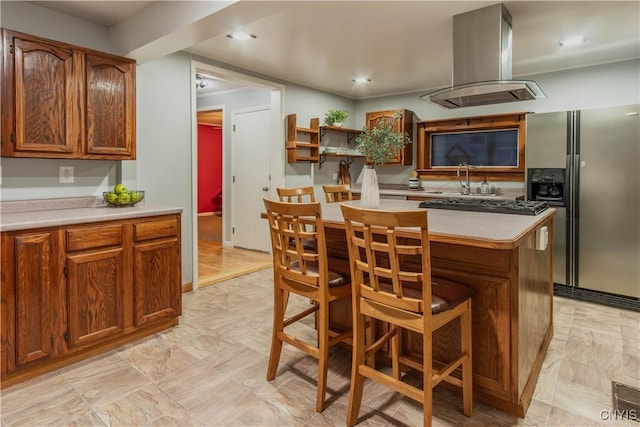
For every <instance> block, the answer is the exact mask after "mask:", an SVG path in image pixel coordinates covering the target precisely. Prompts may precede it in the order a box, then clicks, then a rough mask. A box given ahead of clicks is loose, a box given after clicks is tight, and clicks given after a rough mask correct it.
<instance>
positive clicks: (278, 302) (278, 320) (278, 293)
mask: <svg viewBox="0 0 640 427" xmlns="http://www.w3.org/2000/svg"><path fill="white" fill-rule="evenodd" d="M288 297H289V293H288V292H285V291H283V290H282V289H279V288H276V289H275V291H274V299H273V332H272V335H271V353H270V354H269V365H268V367H267V381H271V380H273V379H274V378H275V377H276V373H277V372H278V364H279V363H280V354H281V353H282V340H281V339H280V338H279V337H278V334H279V333H280V332H282V331H283V330H284V310H285V307H286V304H287V300H288Z"/></svg>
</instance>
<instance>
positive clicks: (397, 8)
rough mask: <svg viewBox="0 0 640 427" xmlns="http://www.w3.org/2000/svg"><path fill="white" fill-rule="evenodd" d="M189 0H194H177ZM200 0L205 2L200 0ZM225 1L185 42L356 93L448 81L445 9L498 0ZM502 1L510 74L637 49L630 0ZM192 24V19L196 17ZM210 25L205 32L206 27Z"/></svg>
mask: <svg viewBox="0 0 640 427" xmlns="http://www.w3.org/2000/svg"><path fill="white" fill-rule="evenodd" d="M33 3H36V4H38V5H40V6H43V7H47V8H50V9H55V10H58V11H60V12H63V13H66V14H69V15H73V16H77V17H80V18H84V19H87V20H89V21H92V22H96V23H99V24H102V25H105V26H113V25H117V24H118V23H119V22H122V21H125V20H128V21H131V20H132V19H135V18H136V16H141V13H140V12H141V11H142V12H144V9H145V8H153V7H154V6H156V3H165V5H166V3H167V2H154V1H134V2H125V1H65V2H57V1H46V2H33ZM175 3H181V2H175ZM187 3H193V2H182V4H183V5H186V4H187ZM207 3H211V2H200V4H201V5H204V4H207ZM230 3H231V4H230V5H229V6H228V7H226V8H225V9H223V10H222V11H219V12H216V13H218V16H219V17H221V19H220V20H218V21H216V22H217V25H218V27H217V28H216V29H215V31H214V32H215V33H216V35H214V36H213V37H209V35H207V36H204V35H203V36H201V37H200V38H199V39H198V37H197V34H196V35H194V34H195V33H196V32H195V31H191V32H190V34H189V36H190V37H191V40H196V41H195V42H194V43H191V44H189V45H187V46H185V47H183V49H184V50H187V51H188V52H191V53H194V54H197V55H201V56H203V57H208V58H212V59H215V60H216V61H220V62H223V63H226V64H229V65H232V66H236V67H240V68H243V69H246V70H251V71H254V72H257V73H261V74H263V75H265V76H270V77H274V78H277V79H282V80H285V81H290V82H294V83H298V84H301V85H305V86H309V87H312V88H316V89H319V90H323V91H326V92H330V93H334V94H338V95H342V96H346V97H349V98H353V99H362V98H370V97H376V96H384V95H392V94H400V93H407V92H416V91H422V90H430V89H437V88H440V87H445V86H448V85H450V84H451V73H452V67H451V63H452V20H453V15H456V14H458V13H463V12H467V11H469V10H474V9H478V8H481V7H484V6H489V5H492V4H495V3H496V2H493V1H333V2H332V1H282V2H271V1H259V2H251V1H240V2H237V3H233V2H230ZM504 4H505V6H506V7H507V9H508V10H509V12H510V13H511V15H512V17H513V76H514V78H520V77H526V76H528V75H531V74H538V73H544V72H550V71H558V70H565V69H572V68H579V67H585V66H590V65H597V64H604V63H609V62H617V61H623V60H628V59H635V58H640V2H639V1H637V0H634V1H619V2H616V1H566V2H565V1H507V2H504ZM184 7H186V6H184ZM223 13H224V14H223ZM222 18H223V19H222ZM203 19H204V18H203ZM202 21H203V20H201V22H202ZM141 24H142V22H141ZM191 25H192V28H195V25H196V23H193V24H191ZM187 26H188V25H187V24H184V25H183V27H185V28H186V27H187ZM113 28H117V26H116V27H113ZM141 28H142V26H141ZM181 29H182V30H184V28H181ZM233 29H244V30H247V31H248V32H250V33H252V34H255V35H256V36H257V38H256V39H252V40H249V41H246V42H239V41H237V40H232V39H230V38H228V37H226V34H227V33H228V32H230V31H231V30H233ZM209 31H210V34H211V29H210V28H209ZM200 32H201V33H203V34H204V32H203V31H200ZM576 34H582V35H584V37H585V38H586V43H585V44H584V45H583V46H581V47H578V48H573V49H568V48H562V47H561V46H560V45H559V43H558V42H559V40H560V39H561V38H563V37H568V36H572V35H576ZM133 57H135V55H133ZM356 76H365V77H368V78H369V79H371V82H370V83H367V84H364V85H357V84H355V83H353V82H352V78H354V77H356ZM225 90H228V88H225Z"/></svg>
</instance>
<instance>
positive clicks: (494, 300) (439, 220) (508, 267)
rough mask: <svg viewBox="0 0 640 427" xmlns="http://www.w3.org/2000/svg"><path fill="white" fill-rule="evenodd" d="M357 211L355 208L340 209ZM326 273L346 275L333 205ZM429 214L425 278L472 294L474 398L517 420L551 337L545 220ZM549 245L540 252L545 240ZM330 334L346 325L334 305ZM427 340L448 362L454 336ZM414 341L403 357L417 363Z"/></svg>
mask: <svg viewBox="0 0 640 427" xmlns="http://www.w3.org/2000/svg"><path fill="white" fill-rule="evenodd" d="M346 203H347V204H353V205H354V206H359V204H360V202H359V201H352V202H346ZM416 208H418V202H417V201H410V200H406V201H405V200H385V199H382V200H381V206H380V208H379V209H388V210H401V209H402V210H404V209H416ZM322 214H323V218H324V221H325V232H326V238H327V251H328V254H329V262H330V268H332V269H335V270H337V271H341V272H343V273H347V274H348V272H349V271H348V269H349V267H348V258H349V257H348V252H347V247H346V239H345V233H344V222H343V218H342V212H341V210H340V203H333V204H323V207H322ZM554 214H555V209H547V210H545V211H543V212H541V213H539V214H538V215H514V214H499V213H485V212H466V211H465V212H463V211H454V210H442V209H430V210H428V219H429V240H430V243H431V258H432V263H431V265H432V275H433V276H438V277H443V278H448V279H451V280H456V281H459V282H461V283H464V284H466V285H467V286H469V287H471V288H472V289H473V290H474V296H473V300H472V313H473V330H472V332H473V348H472V351H473V371H474V372H473V374H474V375H473V382H474V398H475V399H476V400H479V401H482V402H485V403H487V404H489V405H492V406H494V407H496V408H499V409H501V410H504V411H506V412H509V413H511V414H513V415H516V416H519V417H524V415H525V413H526V411H527V408H528V406H529V403H530V402H531V398H532V396H533V392H534V389H535V385H536V382H537V379H538V375H539V373H540V369H541V366H542V362H543V360H544V357H545V354H546V351H547V347H548V345H549V342H550V341H551V338H552V336H553V317H552V312H553V310H552V304H553V282H552V271H553V268H552V259H553V253H552V252H553V249H552V248H553V242H552V241H551V236H553V229H552V227H553V216H554ZM546 236H549V241H548V243H547V244H545V237H546ZM331 322H332V323H333V325H334V326H338V327H339V326H343V325H344V326H348V325H350V324H351V314H350V307H349V306H348V304H345V305H342V306H339V305H334V306H333V307H332V311H331ZM457 327H458V325H456V324H454V325H451V326H445V327H443V328H441V329H439V330H438V331H436V333H435V334H434V344H433V355H434V360H436V361H438V362H443V363H446V362H448V360H449V358H450V356H451V355H452V354H455V353H456V352H457V351H458V348H459V343H458V341H457V339H456V338H455V337H456V336H459V335H457V334H456V332H455V330H453V329H451V328H457ZM419 339H420V338H419V337H418V336H416V335H415V334H413V333H411V332H407V333H406V335H405V337H404V340H403V341H404V342H403V352H404V353H405V354H407V355H410V356H412V357H415V358H416V359H419V358H421V354H420V352H421V344H420V341H419Z"/></svg>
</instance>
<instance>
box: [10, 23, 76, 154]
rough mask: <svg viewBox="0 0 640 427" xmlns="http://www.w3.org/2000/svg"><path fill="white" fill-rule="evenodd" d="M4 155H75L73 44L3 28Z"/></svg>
mask: <svg viewBox="0 0 640 427" xmlns="http://www.w3.org/2000/svg"><path fill="white" fill-rule="evenodd" d="M3 43H4V48H3V50H4V58H3V60H4V64H3V69H2V78H3V82H2V98H3V100H2V107H3V110H2V127H3V130H2V155H3V156H11V157H59V158H64V157H75V156H76V154H75V153H76V152H77V151H78V150H79V149H80V138H81V132H80V130H79V127H78V123H79V115H80V109H79V107H78V102H77V100H78V96H77V93H78V87H76V84H77V83H76V81H75V79H74V73H75V72H76V71H75V70H74V68H77V67H79V66H80V62H81V61H79V59H78V56H77V55H75V54H74V52H73V51H72V49H71V48H65V47H63V46H59V45H57V44H55V43H51V44H49V43H47V42H44V41H41V40H39V39H30V38H29V36H28V35H23V34H19V33H12V32H10V31H7V30H3Z"/></svg>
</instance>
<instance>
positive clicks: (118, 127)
mask: <svg viewBox="0 0 640 427" xmlns="http://www.w3.org/2000/svg"><path fill="white" fill-rule="evenodd" d="M85 62H86V86H85V90H86V92H87V94H86V102H87V105H86V112H87V113H86V137H85V140H86V154H87V155H89V157H91V156H92V155H95V156H98V157H104V156H108V158H121V159H129V160H133V159H135V133H136V129H135V63H134V62H133V61H131V60H124V59H123V60H118V59H115V58H111V57H102V56H98V55H92V54H87V55H86V56H85Z"/></svg>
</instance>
